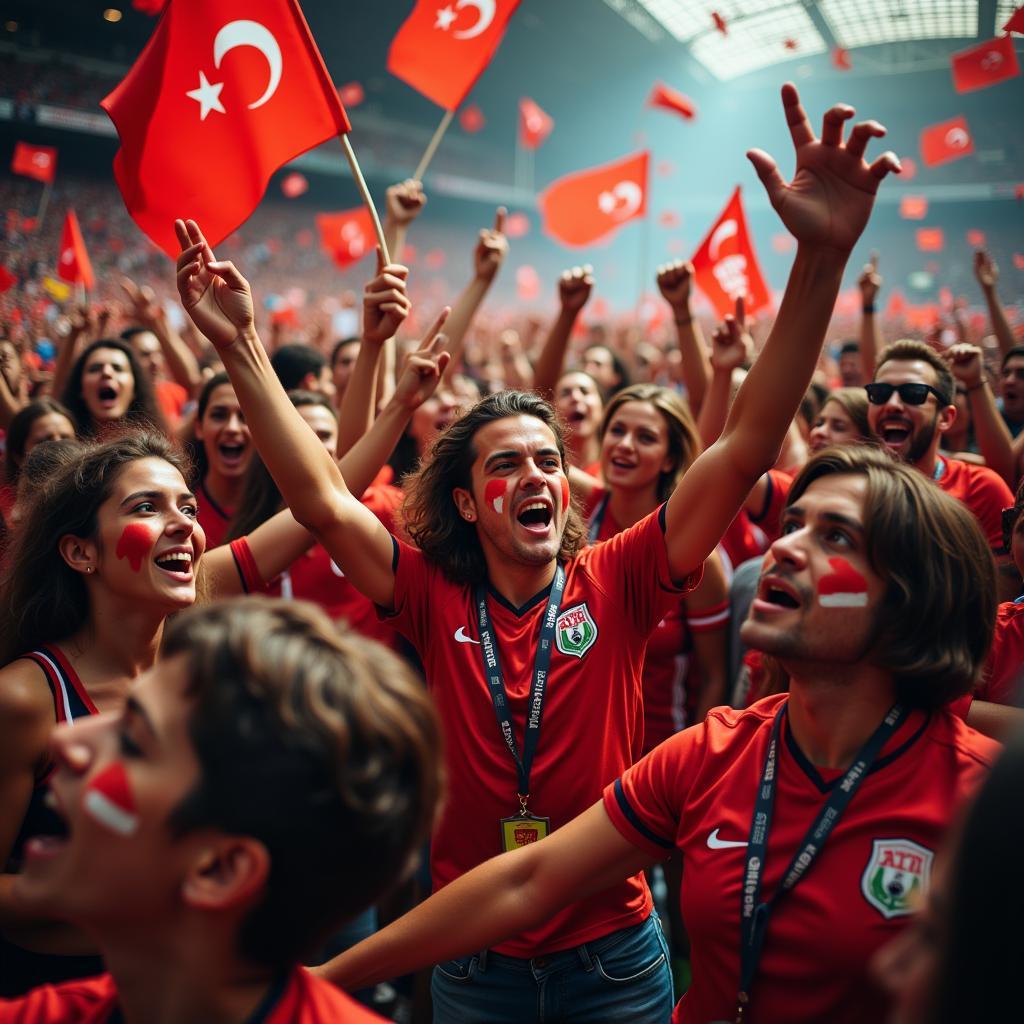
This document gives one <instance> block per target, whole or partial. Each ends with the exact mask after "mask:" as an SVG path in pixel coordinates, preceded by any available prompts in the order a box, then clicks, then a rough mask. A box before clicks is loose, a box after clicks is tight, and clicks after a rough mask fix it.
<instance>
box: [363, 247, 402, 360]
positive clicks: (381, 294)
mask: <svg viewBox="0 0 1024 1024" xmlns="http://www.w3.org/2000/svg"><path fill="white" fill-rule="evenodd" d="M408 277H409V270H408V268H407V267H403V266H402V265H401V264H400V263H389V264H388V265H387V266H384V264H383V261H382V259H381V255H380V250H379V249H378V250H377V276H376V277H375V278H374V279H373V280H372V281H371V282H370V283H369V284H368V285H367V286H366V289H365V290H364V292H363V340H364V341H368V342H370V343H371V344H374V345H383V344H384V342H385V341H387V340H388V338H393V337H394V336H395V333H396V332H397V331H398V328H399V327H401V325H402V321H403V320H405V318H406V317H407V316H408V315H409V310H410V309H412V303H411V302H409V296H408V295H407V294H406V292H405V285H406V280H407V279H408Z"/></svg>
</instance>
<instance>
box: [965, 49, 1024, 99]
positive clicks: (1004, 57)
mask: <svg viewBox="0 0 1024 1024" xmlns="http://www.w3.org/2000/svg"><path fill="white" fill-rule="evenodd" d="M949 62H950V67H951V68H952V71H953V88H954V89H956V91H957V92H974V90H975V89H987V88H988V87H989V86H990V85H997V84H998V83H999V82H1005V81H1006V80H1007V79H1008V78H1016V77H1017V76H1018V75H1019V74H1020V65H1019V64H1018V63H1017V51H1016V50H1015V49H1014V46H1013V39H1012V38H1011V37H1010V36H998V37H997V38H995V39H986V40H985V42H983V43H978V44H977V45H976V46H970V47H968V48H967V49H966V50H960V51H959V52H958V53H954V54H953V56H952V57H950V59H949Z"/></svg>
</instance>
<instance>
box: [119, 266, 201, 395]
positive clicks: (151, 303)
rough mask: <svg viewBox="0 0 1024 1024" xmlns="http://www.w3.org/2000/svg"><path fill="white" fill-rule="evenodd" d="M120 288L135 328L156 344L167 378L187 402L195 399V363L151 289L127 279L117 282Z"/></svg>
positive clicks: (197, 382) (198, 382)
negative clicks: (186, 395) (150, 334)
mask: <svg viewBox="0 0 1024 1024" xmlns="http://www.w3.org/2000/svg"><path fill="white" fill-rule="evenodd" d="M121 288H122V289H123V290H124V293H125V295H127V296H128V301H129V302H130V303H131V308H132V316H133V318H134V319H135V320H136V321H137V323H138V324H139V326H141V327H146V328H148V329H149V330H150V331H152V332H153V335H154V337H155V338H156V340H157V341H158V342H159V344H160V351H161V352H163V356H164V361H165V362H166V363H167V369H168V371H169V373H170V375H171V376H172V377H173V378H174V380H175V381H176V382H177V383H178V384H180V385H181V386H182V387H183V388H184V389H185V390H186V391H187V392H188V393H189V397H190V398H191V397H195V395H196V394H197V393H198V392H199V389H200V388H201V387H202V384H203V374H202V371H201V370H200V369H199V361H198V360H197V359H196V357H195V356H194V355H193V354H192V350H191V349H190V348H189V347H188V345H186V344H185V339H184V338H182V336H181V335H180V334H178V332H177V331H176V330H175V329H174V328H173V327H172V326H171V324H170V322H169V321H168V319H167V313H166V312H165V311H164V308H163V306H162V305H161V304H160V303H159V302H158V301H157V298H156V295H155V294H154V293H153V289H152V288H149V287H145V286H144V287H141V288H140V287H139V286H138V285H137V284H136V283H135V282H134V281H132V280H131V279H130V278H127V277H124V278H122V279H121Z"/></svg>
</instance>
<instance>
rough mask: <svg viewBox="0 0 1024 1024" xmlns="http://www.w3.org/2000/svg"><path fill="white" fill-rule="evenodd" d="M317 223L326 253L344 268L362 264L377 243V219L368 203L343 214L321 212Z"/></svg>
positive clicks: (343, 211) (317, 216) (342, 212)
mask: <svg viewBox="0 0 1024 1024" xmlns="http://www.w3.org/2000/svg"><path fill="white" fill-rule="evenodd" d="M316 226H317V228H318V229H319V231H320V244H321V246H323V249H324V252H326V253H327V255H328V256H330V257H331V259H332V260H334V262H335V264H336V265H337V266H338V267H339V268H340V269H341V270H344V269H345V268H346V267H350V266H352V265H353V264H354V263H358V262H359V261H360V260H361V259H362V258H363V257H364V256H365V255H366V254H367V253H369V252H373V250H374V246H375V245H376V244H377V241H376V234H375V232H374V229H373V219H372V218H371V217H370V211H369V210H367V209H366V207H365V206H358V207H356V208H355V209H354V210H342V211H341V212H340V213H318V214H317V215H316Z"/></svg>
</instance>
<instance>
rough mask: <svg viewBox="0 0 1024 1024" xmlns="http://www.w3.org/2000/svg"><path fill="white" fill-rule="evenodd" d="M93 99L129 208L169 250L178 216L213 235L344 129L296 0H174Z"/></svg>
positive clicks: (172, 251)
mask: <svg viewBox="0 0 1024 1024" xmlns="http://www.w3.org/2000/svg"><path fill="white" fill-rule="evenodd" d="M101 105H102V106H103V108H104V109H105V110H106V111H107V113H108V114H109V115H110V118H111V120H112V121H113V122H114V124H115V125H116V126H117V131H118V134H119V135H120V137H121V148H120V149H119V150H118V152H117V156H116V157H115V158H114V177H115V178H116V179H117V183H118V186H119V187H120V189H121V195H122V196H124V201H125V205H126V206H127V207H128V212H129V213H130V214H131V215H132V217H133V218H134V220H135V223H136V224H138V225H139V227H140V228H142V230H143V231H145V233H146V234H147V235H149V237H150V238H151V239H152V240H153V241H154V242H155V243H156V244H157V245H158V246H160V248H161V249H163V250H164V252H166V253H167V254H168V255H169V256H171V257H172V259H173V258H175V257H176V256H177V253H178V251H179V246H178V242H177V238H176V237H175V234H174V220H175V218H176V217H194V218H195V219H196V220H197V221H198V222H199V224H200V225H201V227H202V229H203V232H204V233H205V235H206V237H207V238H208V239H209V241H210V244H211V245H217V244H218V243H219V242H220V241H222V240H223V239H224V238H226V237H227V236H228V235H229V234H230V233H231V232H232V231H234V230H235V228H237V227H238V225H239V224H241V223H242V221H244V220H245V219H246V218H247V217H248V216H249V214H251V213H252V211H253V210H254V209H255V208H256V206H257V205H258V204H259V201H260V199H261V198H262V197H263V193H264V192H265V191H266V188H267V183H268V182H269V180H270V177H271V175H272V174H273V173H274V171H276V170H277V169H278V168H279V167H280V166H281V165H282V164H284V163H287V162H288V161H289V160H291V159H293V158H294V157H296V156H298V155H299V154H300V153H303V152H305V151H306V150H307V149H312V147H313V146H317V145H319V144H320V143H321V142H324V141H326V140H327V139H330V138H332V137H333V136H335V135H338V134H340V133H342V132H347V131H348V130H349V128H350V125H349V123H348V118H347V117H346V116H345V110H344V108H343V107H342V105H341V102H340V101H339V99H338V93H337V90H336V89H335V88H334V84H333V83H332V82H331V78H330V75H328V73H327V69H326V68H325V67H324V63H323V60H322V58H321V57H320V52H319V51H318V50H317V48H316V44H315V43H314V42H313V38H312V36H311V35H310V34H309V27H308V26H307V25H306V20H305V18H304V17H303V15H302V11H301V10H300V9H299V5H298V3H297V2H296V0H174V3H172V4H170V5H169V6H168V7H167V10H166V11H165V12H164V14H163V16H162V17H161V19H160V22H159V24H158V25H157V27H156V31H155V32H154V33H153V35H152V37H151V38H150V40H149V42H148V43H147V44H146V48H145V49H144V50H143V51H142V54H141V56H140V57H139V59H138V60H137V61H136V62H135V64H134V66H133V67H132V69H131V70H130V71H129V72H128V74H127V76H126V77H125V79H124V81H123V82H121V84H120V85H119V86H118V87H117V88H116V89H115V90H114V91H113V92H112V93H111V94H110V95H109V96H108V97H107V98H106V99H105V100H103V102H102V104H101Z"/></svg>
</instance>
